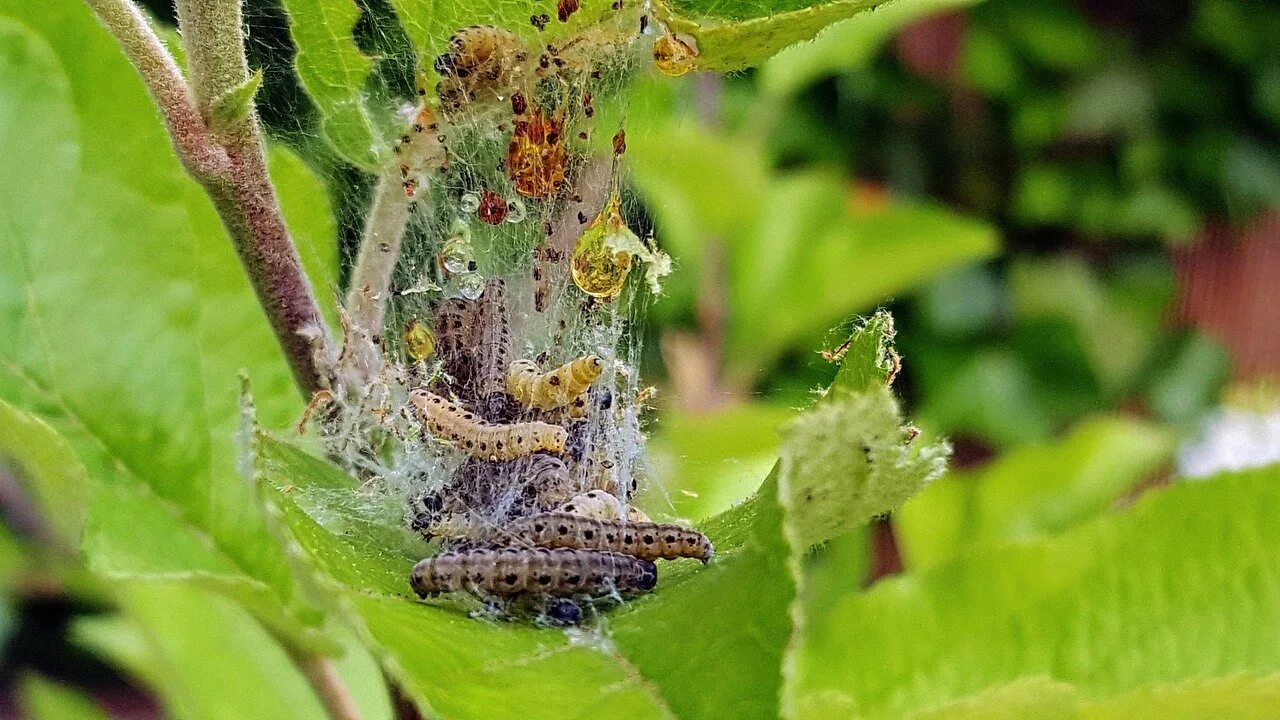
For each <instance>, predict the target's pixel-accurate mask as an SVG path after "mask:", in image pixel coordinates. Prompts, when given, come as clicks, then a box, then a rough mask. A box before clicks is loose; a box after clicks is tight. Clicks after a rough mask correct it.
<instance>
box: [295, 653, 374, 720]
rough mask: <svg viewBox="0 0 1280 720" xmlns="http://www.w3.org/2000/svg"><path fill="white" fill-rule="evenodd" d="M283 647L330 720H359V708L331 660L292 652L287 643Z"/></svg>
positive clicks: (320, 656)
mask: <svg viewBox="0 0 1280 720" xmlns="http://www.w3.org/2000/svg"><path fill="white" fill-rule="evenodd" d="M284 646H285V649H286V650H288V651H289V655H290V657H291V658H292V659H293V662H294V664H295V665H296V666H297V667H298V669H299V670H301V671H302V675H303V677H305V678H306V679H307V682H308V683H311V687H312V688H313V689H314V690H315V691H316V696H317V697H319V698H320V702H321V703H322V704H323V705H324V709H325V712H327V713H328V714H329V718H330V720H361V716H360V708H358V707H356V701H355V698H354V697H352V696H351V690H350V689H349V688H348V687H347V683H346V681H344V680H343V679H342V675H340V674H339V673H338V667H337V666H336V665H334V664H333V660H331V659H329V658H327V657H324V656H323V655H317V654H316V653H313V652H306V651H301V650H294V649H292V648H290V646H289V644H288V643H287V642H286V643H284Z"/></svg>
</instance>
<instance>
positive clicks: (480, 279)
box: [458, 272, 484, 300]
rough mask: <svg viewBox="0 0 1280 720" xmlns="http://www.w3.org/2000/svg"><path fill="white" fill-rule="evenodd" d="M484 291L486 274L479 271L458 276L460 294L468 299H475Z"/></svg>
mask: <svg viewBox="0 0 1280 720" xmlns="http://www.w3.org/2000/svg"><path fill="white" fill-rule="evenodd" d="M483 292H484V276H483V275H481V274H480V273H478V272H469V273H463V274H462V275H459V276H458V294H459V295H461V296H462V297H464V298H466V299H468V300H475V299H476V298H478V297H480V294H481V293H483Z"/></svg>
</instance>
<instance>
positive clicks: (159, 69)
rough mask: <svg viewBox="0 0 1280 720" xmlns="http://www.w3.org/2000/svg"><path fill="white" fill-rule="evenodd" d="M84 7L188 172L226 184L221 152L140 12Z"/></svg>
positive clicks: (109, 1)
mask: <svg viewBox="0 0 1280 720" xmlns="http://www.w3.org/2000/svg"><path fill="white" fill-rule="evenodd" d="M87 2H88V4H89V7H90V8H92V9H93V11H94V13H95V14H96V15H97V16H98V21H99V22H101V23H102V24H103V25H105V26H106V28H107V30H108V31H109V32H110V33H111V34H112V35H113V36H115V38H116V40H117V41H118V42H119V43H120V47H121V48H122V49H123V50H124V54H125V56H126V57H128V58H129V61H130V62H132V63H133V66H134V67H135V68H137V70H138V74H139V75H141V76H142V80H143V82H145V83H146V85H147V90H148V91H149V92H150V93H151V96H152V98H154V99H155V102H156V105H157V106H159V108H160V112H161V114H162V115H163V116H164V122H165V126H166V127H167V128H168V130H169V137H170V138H172V140H173V145H174V148H175V149H176V150H177V152H178V158H179V159H180V160H181V161H182V164H183V166H185V167H186V168H187V172H189V173H191V175H193V176H195V177H198V178H202V179H207V180H209V181H212V180H215V179H223V180H225V179H226V178H227V177H228V175H229V173H230V164H229V162H228V159H227V154H226V151H225V150H223V148H222V147H221V146H219V145H218V143H216V142H215V141H214V140H213V138H212V137H211V136H210V135H209V130H208V128H207V127H206V125H205V122H204V118H203V117H201V115H200V110H199V109H198V107H197V105H196V102H195V98H194V97H193V96H192V94H191V88H190V87H188V85H187V82H186V80H184V79H183V77H182V71H181V70H179V69H178V64H177V62H175V61H174V59H173V56H172V55H170V54H169V51H168V50H167V49H165V47H164V45H163V44H162V43H161V42H160V38H158V37H156V34H155V31H154V30H152V29H151V25H150V24H148V23H147V19H146V18H145V17H144V16H143V15H142V11H140V10H139V9H138V7H137V6H136V5H134V4H133V2H132V0H87Z"/></svg>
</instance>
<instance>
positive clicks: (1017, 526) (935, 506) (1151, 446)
mask: <svg viewBox="0 0 1280 720" xmlns="http://www.w3.org/2000/svg"><path fill="white" fill-rule="evenodd" d="M1173 451H1174V438H1173V435H1172V433H1170V432H1169V431H1168V430H1166V429H1164V428H1162V427H1160V426H1158V425H1154V424H1152V423H1148V422H1141V421H1137V420H1129V419H1125V418H1113V417H1100V418H1094V419H1090V420H1086V421H1085V422H1083V423H1081V424H1080V425H1079V426H1077V427H1076V428H1075V429H1074V430H1073V431H1072V432H1071V434H1070V435H1068V436H1066V437H1065V438H1062V439H1061V440H1058V441H1055V442H1053V443H1045V444H1040V445H1027V446H1023V447H1020V448H1018V449H1016V450H1014V451H1012V452H1009V453H1007V454H1006V455H1004V456H1002V457H1001V458H1000V459H999V460H997V461H996V462H994V463H992V464H991V465H989V466H987V467H984V468H982V469H980V470H976V471H969V472H958V473H952V474H950V475H948V476H947V477H945V478H943V479H941V480H939V481H938V482H936V483H934V484H933V485H932V486H931V487H930V488H929V489H928V490H926V491H925V492H923V493H921V494H920V495H918V496H917V497H915V498H913V499H912V500H911V502H908V503H907V504H906V506H904V507H903V508H902V510H901V511H899V512H898V513H897V514H895V515H894V518H895V520H896V523H895V526H896V529H897V535H898V541H899V547H900V549H901V551H902V554H903V558H904V560H905V561H906V564H907V566H908V567H910V568H912V569H918V570H923V569H925V568H929V567H934V566H936V565H940V564H942V563H943V562H945V561H947V560H950V559H951V558H952V557H954V556H955V555H957V554H959V553H961V552H963V551H965V550H967V549H970V548H973V547H975V546H979V545H981V544H984V543H997V542H1007V541H1019V542H1024V541H1028V540H1032V539H1035V538H1037V537H1040V536H1043V535H1053V534H1056V533H1060V532H1063V531H1065V530H1067V529H1069V528H1071V527H1074V526H1076V525H1078V524H1080V523H1083V522H1086V521H1089V520H1092V519H1093V518H1095V517H1097V516H1098V515H1101V514H1103V513H1105V512H1107V511H1108V510H1110V509H1111V507H1112V506H1113V505H1114V503H1115V502H1116V501H1117V500H1119V499H1120V498H1121V496H1122V495H1124V494H1125V493H1126V492H1128V491H1129V490H1131V489H1132V488H1134V486H1136V485H1138V484H1139V483H1141V482H1142V481H1144V480H1147V479H1150V478H1151V477H1152V476H1153V474H1154V473H1156V472H1157V471H1159V470H1160V469H1161V468H1163V467H1165V466H1167V465H1168V464H1169V463H1170V462H1171V461H1172V460H1173Z"/></svg>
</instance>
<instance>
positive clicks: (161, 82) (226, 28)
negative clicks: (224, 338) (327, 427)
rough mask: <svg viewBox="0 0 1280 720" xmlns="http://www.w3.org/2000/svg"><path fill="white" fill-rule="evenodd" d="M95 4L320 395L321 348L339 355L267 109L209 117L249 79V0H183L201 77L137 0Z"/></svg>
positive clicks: (187, 35) (293, 358)
mask: <svg viewBox="0 0 1280 720" xmlns="http://www.w3.org/2000/svg"><path fill="white" fill-rule="evenodd" d="M87 2H88V3H89V5H90V7H92V8H93V10H94V12H95V13H96V14H97V16H98V18H99V19H100V20H101V22H102V23H103V25H105V26H106V27H107V29H108V30H109V31H110V32H111V33H112V35H114V36H115V37H116V39H117V41H119V43H120V45H121V47H122V48H123V49H124V52H125V55H126V56H127V57H128V58H129V60H130V61H131V62H132V63H133V65H134V67H136V68H137V69H138V73H139V74H140V75H141V76H142V79H143V81H144V82H145V83H146V84H147V88H148V90H149V91H150V92H151V95H152V97H153V98H154V99H155V101H156V104H157V105H158V106H159V107H160V111H161V113H162V114H163V115H164V119H165V125H166V126H167V128H168V130H169V134H170V136H171V137H172V139H173V144H174V147H175V148H176V149H177V152H178V157H179V158H180V159H181V160H182V163H183V166H184V167H186V169H187V171H188V172H189V173H190V174H191V176H192V177H194V178H195V179H196V180H197V181H199V182H200V184H201V185H203V186H204V189H205V192H207V193H208V195H209V197H210V199H211V200H212V201H213V204H214V207H215V208H217V211H218V214H219V215H220V216H221V217H222V222H223V224H224V225H225V226H226V228H227V232H228V233H229V234H230V235H231V240H232V242H233V243H234V245H235V248H236V252H237V253H238V254H239V256H240V261H241V263H242V264H243V265H244V268H245V271H246V272H247V274H248V275H249V280H250V283H251V284H252V285H253V289H254V291H255V293H256V294H257V296H258V300H259V302H261V304H262V307H263V310H264V311H265V312H266V315H267V319H268V321H269V322H270V323H271V327H272V329H273V330H274V331H275V334H276V339H277V340H278V341H279V343H280V345H281V347H282V349H283V350H284V354H285V359H286V360H287V361H288V363H289V367H290V369H291V370H292V371H293V376H294V379H295V380H296V381H297V384H298V387H299V388H300V389H301V390H302V392H303V394H304V395H307V396H310V395H311V394H312V393H314V392H315V391H317V390H319V389H320V388H322V387H323V386H324V384H325V382H324V379H323V378H322V371H321V369H320V367H319V363H318V361H317V354H319V355H320V356H321V357H328V356H330V355H331V353H330V350H329V338H328V332H327V329H326V328H325V325H324V321H323V320H322V318H321V315H320V309H319V307H318V306H317V304H316V300H315V296H314V295H313V293H312V291H311V284H310V282H308V280H307V277H306V274H305V273H304V272H303V270H302V261H301V259H300V258H299V257H298V251H297V249H296V248H295V247H294V245H293V239H292V237H290V235H289V230H288V228H287V227H286V226H285V223H284V217H283V215H282V214H281V212H280V203H279V201H278V200H277V199H276V195H275V188H274V187H273V186H272V184H271V178H270V177H269V175H268V173H267V161H266V154H265V152H264V150H263V141H262V132H261V129H260V128H259V126H258V118H257V115H256V113H254V112H253V110H252V108H250V110H249V112H248V113H247V114H246V115H245V116H244V117H243V118H236V119H234V121H233V122H230V123H227V124H225V126H220V127H216V128H215V127H212V126H211V125H210V122H209V121H210V118H211V116H212V113H213V108H214V107H215V106H216V104H217V103H218V101H219V100H220V99H222V98H224V97H225V96H226V95H227V93H230V92H234V91H235V90H236V89H237V88H239V87H240V86H242V85H243V84H244V83H246V82H248V81H249V63H248V60H247V59H246V57H245V51H244V31H243V29H242V26H241V20H242V18H241V12H240V0H178V2H177V8H178V22H179V26H180V29H181V31H182V39H183V42H184V44H185V45H186V47H187V55H188V58H189V60H188V62H189V66H190V67H189V75H190V77H191V85H188V84H187V82H186V81H185V80H184V79H183V77H182V73H181V72H180V71H179V69H178V66H177V63H176V62H175V61H174V59H173V57H172V56H171V55H170V54H169V53H168V51H166V50H165V48H164V46H163V45H162V44H161V43H160V39H159V38H158V37H156V34H155V32H154V31H153V30H152V29H151V26H150V25H148V24H147V20H146V18H145V17H144V16H143V15H142V12H141V11H140V10H139V9H138V8H137V6H135V5H134V4H133V3H132V2H131V1H130V0H87ZM317 345H318V346H319V353H317Z"/></svg>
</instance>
